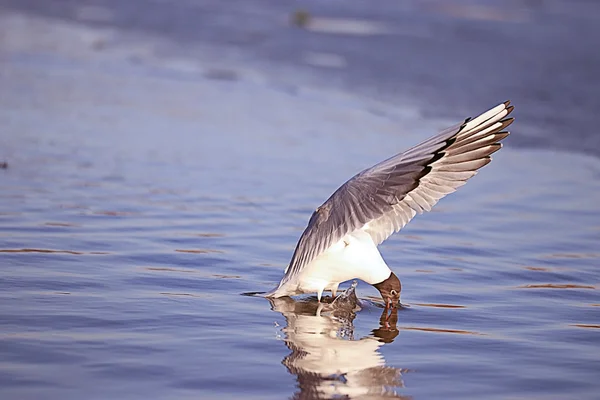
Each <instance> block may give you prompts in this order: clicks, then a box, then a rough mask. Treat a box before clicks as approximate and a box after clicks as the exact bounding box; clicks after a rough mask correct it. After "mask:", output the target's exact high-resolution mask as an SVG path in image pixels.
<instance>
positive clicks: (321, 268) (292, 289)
mask: <svg viewBox="0 0 600 400" xmlns="http://www.w3.org/2000/svg"><path fill="white" fill-rule="evenodd" d="M391 273H392V271H391V270H390V268H389V267H388V266H387V264H386V263H385V261H384V260H383V258H382V257H381V254H380V253H379V250H378V249H377V246H376V245H375V243H373V239H372V238H371V236H370V235H369V234H368V233H367V231H366V230H365V229H358V230H356V231H354V232H351V233H349V234H347V235H346V236H344V237H343V238H342V239H340V240H339V241H337V242H336V243H334V244H332V245H331V246H330V247H329V248H327V249H326V250H325V251H324V252H323V253H321V254H320V255H319V256H317V257H316V258H315V259H314V260H313V261H312V262H311V263H309V264H308V265H307V266H306V268H304V269H303V270H302V271H301V272H300V273H298V274H296V275H294V277H293V278H292V279H290V280H287V281H286V282H285V283H284V284H283V285H281V286H280V287H278V288H277V291H276V293H273V294H272V295H271V296H270V297H281V296H293V295H296V294H300V293H317V297H319V298H321V295H322V293H323V291H325V290H330V291H331V292H332V294H333V296H335V293H336V291H337V288H338V285H339V284H340V283H341V282H345V281H348V280H351V279H355V278H357V279H360V280H362V281H365V282H367V283H369V284H371V285H374V284H376V283H379V282H381V281H383V280H385V279H387V278H388V277H389V276H390V274H391Z"/></svg>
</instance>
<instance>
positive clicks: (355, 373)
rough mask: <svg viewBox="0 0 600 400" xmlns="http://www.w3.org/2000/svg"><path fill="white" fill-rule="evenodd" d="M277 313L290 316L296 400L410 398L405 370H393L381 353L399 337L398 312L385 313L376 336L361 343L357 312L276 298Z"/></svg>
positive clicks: (286, 362)
mask: <svg viewBox="0 0 600 400" xmlns="http://www.w3.org/2000/svg"><path fill="white" fill-rule="evenodd" d="M270 302H271V308H272V309H273V310H274V311H278V312H280V313H281V314H283V316H284V317H285V320H286V323H287V324H286V326H285V327H284V328H283V329H282V332H283V333H284V334H285V339H286V345H287V347H288V348H289V349H290V350H291V351H292V352H291V353H290V354H289V355H288V356H286V357H285V358H284V359H283V361H282V364H283V365H285V366H286V368H287V369H288V371H289V372H290V373H291V374H293V375H296V377H297V382H298V389H299V390H298V391H297V392H296V393H295V394H294V395H293V397H292V399H298V400H300V399H332V398H335V399H339V398H347V399H405V398H406V397H403V396H400V395H399V394H397V393H396V392H395V391H394V388H398V387H402V386H403V382H402V376H401V372H402V371H401V369H399V368H394V367H388V366H386V365H385V360H384V358H383V356H382V355H381V353H380V352H379V348H380V347H381V346H383V345H384V344H385V343H391V342H393V341H394V339H395V338H396V336H398V329H397V328H396V323H397V322H398V310H397V309H392V310H391V314H389V315H388V311H387V310H384V311H383V313H382V315H381V318H380V321H379V327H378V328H377V329H374V330H373V331H371V335H368V336H366V337H363V338H360V339H358V340H357V339H355V338H354V325H353V321H354V319H355V317H356V310H355V309H352V308H348V307H338V308H336V307H334V308H331V307H329V309H328V308H327V307H325V308H324V306H323V304H322V303H317V302H316V301H314V300H311V301H309V300H294V299H291V298H289V297H283V298H278V299H270Z"/></svg>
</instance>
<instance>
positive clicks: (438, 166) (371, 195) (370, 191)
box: [280, 101, 513, 286]
mask: <svg viewBox="0 0 600 400" xmlns="http://www.w3.org/2000/svg"><path fill="white" fill-rule="evenodd" d="M512 110H513V106H510V102H508V101H507V102H505V103H502V104H499V105H498V106H496V107H494V108H492V109H491V110H488V111H486V112H485V113H483V114H481V115H479V116H478V117H476V118H474V119H466V120H465V121H464V122H463V123H462V124H459V125H456V126H453V127H450V128H448V129H445V130H443V131H442V132H440V133H439V134H437V135H435V136H433V137H431V138H429V139H427V140H425V141H424V142H422V143H420V144H418V145H417V146H414V147H412V148H410V149H408V150H407V151H405V152H403V153H400V154H397V155H395V156H393V157H391V158H389V159H387V160H384V161H382V162H380V163H379V164H376V165H374V166H373V167H371V168H368V169H366V170H364V171H362V172H360V173H358V174H357V175H355V176H354V177H352V178H351V179H350V180H349V181H347V182H346V183H344V184H343V185H342V186H341V187H340V188H338V189H337V190H336V191H335V193H333V195H331V197H329V199H327V201H325V203H323V205H321V207H319V208H317V210H316V211H315V212H314V213H313V215H312V216H311V218H310V220H309V222H308V226H307V227H306V229H305V230H304V232H303V233H302V236H301V237H300V240H299V241H298V244H297V246H296V250H295V251H294V255H293V256H292V260H291V262H290V264H289V265H288V267H287V268H286V275H285V276H284V278H283V279H282V281H281V283H280V286H282V285H283V284H284V283H285V282H286V281H288V280H290V279H292V277H293V276H295V275H296V274H298V273H299V272H300V271H302V269H303V268H304V267H305V266H306V265H308V264H309V263H310V262H311V261H313V260H314V259H315V258H316V257H318V256H319V255H320V254H321V253H323V252H324V251H325V250H326V249H327V248H329V247H330V246H331V245H332V244H334V243H336V242H338V241H339V240H341V239H342V238H343V237H344V236H345V235H347V234H349V233H351V232H353V231H355V230H357V229H364V230H365V231H366V232H368V233H369V234H370V235H371V237H372V239H373V241H374V243H375V244H379V243H381V242H383V241H384V240H385V239H387V238H388V237H389V236H390V235H391V234H393V233H394V232H398V231H399V230H400V229H402V228H403V227H404V226H405V225H406V224H407V223H408V222H409V221H410V220H411V219H412V218H413V217H414V216H415V215H416V214H417V213H418V214H421V213H423V212H424V211H430V210H431V208H432V207H433V206H434V205H435V204H436V203H437V202H438V201H439V200H440V199H441V198H442V197H444V196H446V195H447V194H449V193H452V192H454V191H455V190H456V189H458V188H459V187H460V186H462V185H464V184H465V183H466V181H467V180H468V179H469V178H471V177H473V176H474V175H475V174H476V173H477V170H478V169H480V168H481V167H483V166H485V165H486V164H488V163H489V162H490V161H491V158H490V156H491V154H493V153H495V152H496V151H498V150H499V149H500V148H501V147H502V145H501V144H500V143H499V142H500V141H501V140H502V139H504V138H506V137H507V136H508V135H509V133H508V132H506V131H504V129H505V128H507V127H508V126H509V125H510V124H511V123H512V121H513V119H512V118H506V117H507V116H508V115H509V114H510V113H511V112H512Z"/></svg>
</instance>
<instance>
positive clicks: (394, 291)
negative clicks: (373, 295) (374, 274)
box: [373, 272, 402, 307]
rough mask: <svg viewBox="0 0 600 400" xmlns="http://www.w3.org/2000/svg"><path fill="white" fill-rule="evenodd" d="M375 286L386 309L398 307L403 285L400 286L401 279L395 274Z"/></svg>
mask: <svg viewBox="0 0 600 400" xmlns="http://www.w3.org/2000/svg"><path fill="white" fill-rule="evenodd" d="M373 286H375V287H376V288H377V290H379V293H381V297H382V298H383V301H384V302H385V306H386V307H396V306H397V305H398V303H399V302H400V291H401V290H402V285H401V284H400V279H398V277H397V276H396V275H395V274H394V273H393V272H392V273H391V274H390V276H389V277H388V278H387V279H386V280H384V281H381V282H379V283H376V284H374V285H373Z"/></svg>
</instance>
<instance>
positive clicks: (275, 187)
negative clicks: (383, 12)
mask: <svg viewBox="0 0 600 400" xmlns="http://www.w3.org/2000/svg"><path fill="white" fill-rule="evenodd" d="M19 18H25V17H23V16H16V17H14V19H11V20H10V21H9V22H10V23H11V24H12V25H9V26H10V27H11V29H17V28H18V27H19V26H20V27H22V29H25V28H26V29H27V30H34V31H35V32H38V33H39V32H46V35H47V37H46V38H45V39H44V37H43V36H44V35H39V36H36V37H35V38H34V39H31V38H29V39H27V40H25V39H23V38H22V37H21V36H19V35H16V34H15V36H14V37H9V39H7V40H5V41H4V42H3V43H4V44H3V47H2V51H3V53H2V54H3V64H2V69H1V71H0V87H2V91H1V94H0V123H1V126H2V127H1V129H0V161H6V162H7V163H8V168H6V169H2V170H0V323H1V328H2V329H1V332H0V394H1V397H2V399H34V398H36V399H37V398H49V399H53V398H62V399H70V398H73V399H75V398H77V399H79V398H87V399H100V398H102V399H104V398H127V399H129V398H132V399H133V398H148V397H152V398H207V399H209V398H215V399H216V398H219V399H220V398H247V399H252V398H256V399H270V398H272V399H281V398H296V399H313V398H360V399H375V398H403V397H406V396H412V398H415V399H435V398H449V399H465V398H472V399H480V398H486V399H506V398H556V399H558V398H561V399H562V398H577V399H595V398H597V395H598V393H599V392H600V383H599V382H598V379H597V375H598V371H599V370H600V352H599V350H598V349H599V344H600V324H599V322H600V292H599V288H600V269H599V267H600V247H599V243H600V213H599V204H600V185H599V184H598V182H599V181H600V160H599V159H598V158H596V157H591V156H586V155H583V152H568V151H558V150H552V149H548V148H547V147H544V146H538V147H539V148H538V149H530V148H529V146H528V147H527V148H524V147H521V146H519V145H515V143H512V145H511V141H512V140H513V138H514V137H521V138H523V137H526V138H529V139H531V138H534V137H536V135H537V132H532V131H530V130H529V129H530V126H529V125H528V124H522V125H519V119H518V118H519V113H520V112H526V111H521V108H520V105H519V103H518V102H516V101H515V106H516V111H515V114H516V117H517V122H515V124H513V126H512V127H511V128H512V132H513V133H512V136H510V137H509V138H508V139H507V140H506V141H507V143H508V146H507V147H506V148H504V149H503V150H501V151H500V152H499V153H497V154H496V155H495V156H494V161H493V162H492V163H491V164H490V165H489V166H487V167H485V168H484V169H483V170H482V171H481V172H480V174H479V175H478V176H476V177H475V178H473V180H472V181H470V182H469V183H468V184H467V185H466V186H465V187H463V188H461V189H460V190H459V191H458V192H457V193H455V194H453V195H451V196H449V197H447V198H445V199H443V200H442V201H441V202H440V204H438V206H436V207H435V209H434V210H433V211H432V212H431V213H428V214H426V215H422V216H418V217H417V218H415V220H414V221H412V222H411V223H410V224H409V225H408V226H407V227H405V228H404V229H403V230H402V232H400V233H399V234H397V235H394V236H392V237H391V238H390V239H389V240H388V241H386V242H385V243H384V244H383V245H382V246H381V252H382V254H383V256H384V258H385V259H386V261H387V262H388V264H389V265H390V266H391V267H392V269H393V270H394V271H395V272H396V274H397V275H398V276H399V277H400V279H401V280H402V283H403V292H402V302H403V303H405V304H406V305H407V307H405V308H402V309H400V310H399V311H398V312H397V315H393V316H392V318H391V319H390V320H389V321H388V322H387V323H386V322H385V321H380V317H381V314H382V311H383V309H382V308H381V306H380V302H379V300H378V298H377V291H376V290H375V289H373V288H371V287H369V286H368V285H366V284H365V283H360V284H359V286H358V294H359V297H360V298H361V310H360V311H357V312H356V313H352V314H350V315H345V316H344V317H343V318H342V317H340V316H338V315H334V314H332V313H329V312H325V313H321V314H320V315H319V314H317V313H316V309H317V304H316V300H315V299H314V298H312V297H310V296H308V297H300V298H297V299H281V300H277V301H274V302H270V301H268V300H267V299H264V298H260V297H251V296H242V295H241V294H242V293H245V292H256V291H266V290H269V289H271V288H272V287H273V286H274V285H275V284H276V283H277V282H278V280H279V279H280V277H281V275H282V273H283V269H284V268H285V266H286V264H287V262H288V261H289V258H290V257H291V253H292V251H293V249H294V246H295V244H296V240H297V239H298V237H299V235H300V233H301V232H302V230H303V228H304V226H305V224H306V222H307V220H308V218H309V216H310V214H311V212H312V210H314V208H315V207H317V206H318V205H319V204H321V202H322V201H324V200H325V199H326V198H327V197H328V196H329V195H330V194H331V192H333V191H334V190H335V189H336V188H337V187H338V186H339V185H340V184H341V183H343V182H344V181H345V180H346V179H347V178H349V177H350V176H352V175H353V174H354V173H355V172H357V171H359V170H361V169H363V168H364V167H367V166H369V165H371V164H373V163H375V162H377V161H379V160H381V159H384V158H386V157H388V156H390V155H392V154H393V153H395V152H397V151H401V150H403V149H405V148H407V147H409V146H411V145H414V144H416V143H417V142H418V141H420V140H423V139H425V138H427V137H428V136H429V135H431V134H433V133H435V132H436V131H437V130H438V129H440V128H443V127H445V126H448V125H451V124H453V123H455V122H456V120H457V119H461V118H463V117H466V115H454V116H453V118H444V119H442V118H440V117H433V116H431V115H429V114H428V111H427V110H426V109H424V108H422V107H421V106H419V105H411V102H410V101H409V99H406V98H402V97H401V96H400V97H399V98H398V99H397V102H396V103H389V102H385V103H384V102H381V101H377V100H373V99H367V98H365V97H362V96H360V95H356V94H352V93H349V92H346V91H343V90H339V89H332V88H328V87H315V86H308V85H306V86H303V85H301V84H300V83H299V81H298V80H299V79H300V78H298V77H293V76H290V77H288V78H287V79H288V80H287V81H286V80H285V79H282V78H281V77H277V78H273V77H270V76H269V73H268V71H267V72H265V71H260V70H254V69H252V68H250V67H248V66H243V65H242V66H240V65H238V64H235V63H233V62H231V64H227V63H226V64H227V69H226V71H229V72H227V73H224V72H222V71H223V69H222V68H223V67H222V65H221V64H219V65H218V68H217V67H214V66H213V65H205V64H202V63H200V62H198V63H196V62H195V61H190V60H189V59H185V58H177V59H174V58H168V57H162V56H161V57H157V58H152V59H150V60H146V61H145V62H144V63H141V64H140V63H136V62H130V61H131V60H130V58H128V57H129V55H131V54H134V53H135V54H140V53H143V46H141V45H140V43H145V42H144V41H142V42H136V40H138V39H135V38H134V39H131V40H132V42H131V43H132V44H130V45H127V46H129V47H126V46H125V45H122V46H123V47H120V48H118V49H117V50H119V51H121V52H119V51H116V50H115V51H114V52H110V51H107V52H105V54H97V52H96V51H89V52H85V51H83V50H82V49H83V48H84V47H85V46H86V45H87V44H88V42H86V40H88V39H85V38H88V37H91V39H90V40H95V39H94V38H95V36H94V35H99V34H100V35H101V34H104V33H103V32H104V31H100V33H98V31H95V30H88V28H86V27H81V26H69V25H67V26H64V25H61V23H58V22H56V21H40V20H37V19H35V20H32V21H29V20H28V19H26V18H25V19H24V20H25V21H29V24H24V25H19V21H22V20H21V19H19ZM15 21H16V22H15ZM4 22H6V20H5V21H4ZM4 26H7V25H4ZM48 27H51V28H52V29H48ZM18 32H19V31H17V33H18ZM73 32H75V33H77V34H76V35H71V33H73ZM86 35H88V36H86ZM17 36H18V37H19V39H18V40H17V39H15V37H17ZM24 37H27V36H24ZM73 37H77V38H79V37H82V38H84V39H81V41H83V42H85V43H83V45H82V44H81V43H80V41H79V40H80V39H77V40H75V39H73ZM52 38H54V39H52ZM59 39H60V40H59ZM44 40H47V41H49V42H50V44H48V43H47V42H45V41H44ZM71 40H72V42H71ZM79 45H81V46H82V47H81V48H79V47H77V46H79ZM123 54H125V56H126V57H125V56H123ZM215 68H216V69H215ZM219 68H221V69H219ZM207 71H212V72H210V73H208V72H207ZM215 71H221V72H219V73H215ZM231 71H234V72H235V73H231ZM496 100H497V102H500V101H504V100H505V98H498V99H496ZM493 105H494V104H483V105H482V106H481V107H480V108H477V109H473V110H472V113H471V114H475V113H477V112H481V111H484V110H485V109H486V108H488V107H491V106H493ZM559 134H562V133H561V132H560V131H558V130H557V131H552V132H550V133H549V135H554V136H556V135H559ZM564 134H566V133H564ZM589 134H590V135H592V134H594V132H593V131H590V133H589ZM516 142H517V143H518V142H519V140H517V141H516Z"/></svg>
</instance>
